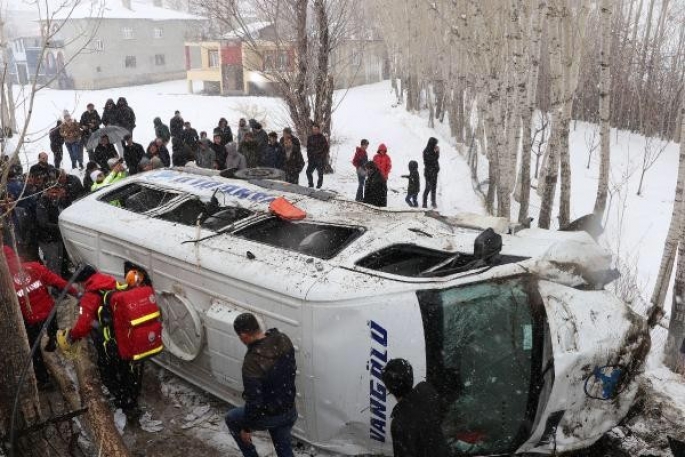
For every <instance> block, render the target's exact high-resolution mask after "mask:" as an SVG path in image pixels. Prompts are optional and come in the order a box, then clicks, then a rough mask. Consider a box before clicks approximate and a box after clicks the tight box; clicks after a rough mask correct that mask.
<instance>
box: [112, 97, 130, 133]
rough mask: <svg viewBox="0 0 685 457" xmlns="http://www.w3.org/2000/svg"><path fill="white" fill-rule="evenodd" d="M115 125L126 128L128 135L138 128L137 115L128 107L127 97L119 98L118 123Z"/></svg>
mask: <svg viewBox="0 0 685 457" xmlns="http://www.w3.org/2000/svg"><path fill="white" fill-rule="evenodd" d="M113 123H114V124H115V125H118V126H119V127H123V128H125V129H126V130H128V133H133V129H134V128H136V113H135V112H134V111H133V109H132V108H131V107H130V106H128V102H127V101H126V98H125V97H119V99H118V100H117V115H116V122H113Z"/></svg>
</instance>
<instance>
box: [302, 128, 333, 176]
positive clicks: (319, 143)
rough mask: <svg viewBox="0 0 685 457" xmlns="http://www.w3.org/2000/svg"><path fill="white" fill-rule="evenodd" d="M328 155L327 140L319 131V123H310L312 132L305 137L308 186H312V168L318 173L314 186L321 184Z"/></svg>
mask: <svg viewBox="0 0 685 457" xmlns="http://www.w3.org/2000/svg"><path fill="white" fill-rule="evenodd" d="M327 155H328V140H327V139H326V137H325V136H324V135H323V133H321V130H320V128H319V124H317V123H314V124H312V134H311V135H310V136H309V138H307V161H308V164H307V171H306V174H307V181H308V184H309V187H314V170H316V173H317V175H318V179H317V182H316V188H317V189H321V186H322V185H323V167H324V165H325V162H326V156H327Z"/></svg>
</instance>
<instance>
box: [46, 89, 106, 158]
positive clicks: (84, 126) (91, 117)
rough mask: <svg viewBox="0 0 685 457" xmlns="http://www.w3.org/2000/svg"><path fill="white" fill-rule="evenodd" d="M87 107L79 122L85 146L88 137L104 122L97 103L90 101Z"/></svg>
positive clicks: (83, 145) (82, 143) (82, 142)
mask: <svg viewBox="0 0 685 457" xmlns="http://www.w3.org/2000/svg"><path fill="white" fill-rule="evenodd" d="M86 108H87V109H86V110H85V111H84V112H83V114H81V120H80V122H79V124H80V125H81V131H82V132H83V133H82V134H81V146H82V147H84V148H85V147H86V144H87V143H88V138H90V136H91V135H92V134H93V132H95V131H96V130H97V129H99V128H100V124H102V120H101V119H100V115H99V114H98V112H97V110H96V109H95V105H93V104H92V103H88V106H87V107H86ZM55 166H56V165H55ZM57 168H59V167H57Z"/></svg>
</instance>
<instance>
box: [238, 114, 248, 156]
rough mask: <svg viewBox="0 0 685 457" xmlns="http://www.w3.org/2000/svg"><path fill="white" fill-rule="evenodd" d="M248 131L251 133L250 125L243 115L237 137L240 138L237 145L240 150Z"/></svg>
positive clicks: (239, 122)
mask: <svg viewBox="0 0 685 457" xmlns="http://www.w3.org/2000/svg"><path fill="white" fill-rule="evenodd" d="M246 133H250V127H249V126H248V125H247V121H246V120H245V118H244V117H241V118H240V120H239V121H238V131H237V132H236V137H237V138H238V142H237V144H236V147H237V148H238V150H240V143H242V142H243V138H245V134H246Z"/></svg>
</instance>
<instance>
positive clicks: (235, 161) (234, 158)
mask: <svg viewBox="0 0 685 457" xmlns="http://www.w3.org/2000/svg"><path fill="white" fill-rule="evenodd" d="M245 168H247V160H246V159H245V156H244V155H242V154H241V153H240V152H238V148H237V147H236V144H235V143H228V144H227V145H226V170H233V171H236V170H244V169H245Z"/></svg>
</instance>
